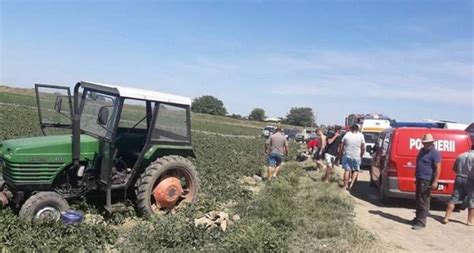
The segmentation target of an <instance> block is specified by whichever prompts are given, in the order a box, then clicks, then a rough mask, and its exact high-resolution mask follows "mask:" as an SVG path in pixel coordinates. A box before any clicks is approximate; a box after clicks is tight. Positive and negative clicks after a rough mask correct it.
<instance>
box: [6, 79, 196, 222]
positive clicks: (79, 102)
mask: <svg viewBox="0 0 474 253" xmlns="http://www.w3.org/2000/svg"><path fill="white" fill-rule="evenodd" d="M35 90H36V97H37V105H38V115H39V118H40V127H41V130H42V132H43V135H44V136H42V137H33V138H23V139H16V140H7V141H4V142H3V143H2V146H0V159H2V161H4V162H3V164H5V166H4V168H3V177H4V179H5V186H4V187H3V196H4V197H3V198H2V193H0V199H9V200H13V202H14V203H15V204H16V205H17V206H18V207H20V206H22V210H23V208H24V207H25V206H27V208H28V210H27V211H24V212H23V213H22V212H21V211H20V216H22V214H23V216H25V218H28V219H30V218H31V217H36V216H38V210H36V209H35V208H36V207H35V208H32V207H29V206H30V205H31V203H29V201H30V199H31V198H34V201H33V202H34V205H33V206H37V205H38V204H37V203H36V202H38V201H37V200H36V198H35V196H37V195H38V193H41V194H40V195H45V194H46V195H51V196H54V197H53V198H54V199H62V200H61V201H59V202H61V203H58V204H57V205H56V206H55V207H53V209H55V210H56V211H60V210H61V209H64V208H63V207H64V206H65V203H66V204H67V201H66V200H67V199H72V198H76V197H83V196H86V195H87V194H88V193H90V192H92V191H99V192H102V193H104V200H105V205H104V206H105V209H107V210H109V211H110V212H113V211H116V210H117V209H121V208H122V207H123V205H122V203H121V202H125V199H126V198H127V194H129V195H130V193H135V192H136V194H137V196H136V197H137V203H136V204H137V206H138V209H139V210H140V211H141V212H142V213H143V214H145V215H147V214H153V213H155V212H158V211H161V210H164V209H166V210H170V209H173V208H175V207H177V206H178V205H180V204H181V202H183V203H185V202H192V201H194V199H195V196H196V193H197V189H198V180H197V173H196V170H195V168H194V166H193V165H192V164H191V162H190V161H189V160H188V159H187V158H189V157H194V152H193V148H192V145H191V121H190V120H191V117H190V105H191V100H190V99H189V98H186V97H181V96H176V95H170V94H165V93H161V92H156V91H150V90H141V89H135V88H127V87H121V86H116V85H109V84H100V83H92V82H79V83H77V84H76V85H75V87H74V94H71V92H70V90H69V87H63V86H54V85H43V84H36V85H35ZM2 151H5V152H2ZM35 193H36V194H35ZM116 193H119V194H118V195H120V196H122V200H123V201H119V203H116V204H113V203H112V202H113V201H112V199H113V198H112V195H114V196H115V195H117V194H116ZM43 198H44V197H43ZM114 199H117V198H114ZM25 200H26V202H25ZM7 202H8V201H7ZM30 202H31V201H30ZM2 203H4V202H2ZM4 204H5V203H4ZM40 206H41V204H40ZM49 207H50V206H49ZM40 210H42V209H41V208H40ZM48 210H49V209H48ZM40 215H41V213H40ZM48 215H49V216H51V214H50V213H48ZM54 215H56V216H57V212H56V213H55V214H54ZM43 216H45V215H43Z"/></svg>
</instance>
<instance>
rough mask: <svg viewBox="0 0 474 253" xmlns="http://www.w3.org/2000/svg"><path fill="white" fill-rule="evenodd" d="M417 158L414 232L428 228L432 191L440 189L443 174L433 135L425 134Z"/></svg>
mask: <svg viewBox="0 0 474 253" xmlns="http://www.w3.org/2000/svg"><path fill="white" fill-rule="evenodd" d="M421 142H422V143H423V148H421V150H420V152H419V153H418V156H417V158H416V171H415V176H416V217H415V218H414V219H413V220H412V224H413V227H412V229H414V230H420V229H423V228H425V227H426V217H428V214H429V211H430V200H431V190H433V189H437V188H438V180H439V175H440V173H441V155H440V153H439V151H438V150H436V149H435V148H434V145H433V143H434V139H433V136H432V135H431V134H425V135H424V136H423V139H422V140H421Z"/></svg>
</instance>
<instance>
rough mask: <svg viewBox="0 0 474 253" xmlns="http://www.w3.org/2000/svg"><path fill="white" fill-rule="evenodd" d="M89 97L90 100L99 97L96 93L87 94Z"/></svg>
mask: <svg viewBox="0 0 474 253" xmlns="http://www.w3.org/2000/svg"><path fill="white" fill-rule="evenodd" d="M89 97H90V99H91V100H97V98H98V97H99V95H97V93H96V92H90V93H89Z"/></svg>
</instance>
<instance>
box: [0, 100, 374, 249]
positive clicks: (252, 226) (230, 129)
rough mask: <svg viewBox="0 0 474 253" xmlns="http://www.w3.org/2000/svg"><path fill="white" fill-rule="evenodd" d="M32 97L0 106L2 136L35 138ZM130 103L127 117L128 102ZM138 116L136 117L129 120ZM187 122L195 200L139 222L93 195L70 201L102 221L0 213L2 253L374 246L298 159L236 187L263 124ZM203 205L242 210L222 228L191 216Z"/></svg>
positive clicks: (347, 206)
mask: <svg viewBox="0 0 474 253" xmlns="http://www.w3.org/2000/svg"><path fill="white" fill-rule="evenodd" d="M1 95H4V94H3V93H0V98H1ZM3 97H5V96H3ZM26 97H28V96H26ZM29 97H30V98H28V99H27V98H25V97H22V99H23V100H20V99H18V100H12V103H15V101H25V104H26V106H24V105H18V103H20V102H18V103H17V105H14V106H12V105H9V104H1V103H0V140H3V139H11V138H17V137H23V136H34V135H39V134H40V130H39V127H38V119H37V118H38V117H37V110H36V108H35V107H34V106H31V105H30V104H28V101H31V99H33V101H34V98H32V97H31V96H29ZM0 102H4V101H3V100H0ZM128 109H129V110H128V111H129V112H130V113H133V111H134V108H133V106H131V107H129V108H128ZM127 113H128V112H127ZM137 118H140V117H135V118H134V117H130V119H133V120H135V119H137ZM192 121H193V124H192V127H193V130H195V131H194V132H193V146H194V148H195V152H196V156H197V159H196V160H195V161H193V162H194V164H195V165H196V167H197V169H198V173H199V177H200V180H201V189H200V192H199V195H198V201H197V203H195V204H194V205H192V206H189V207H187V208H182V209H179V210H178V211H177V213H176V214H173V215H164V216H157V217H154V218H151V219H143V218H140V217H138V218H137V217H136V213H135V210H134V208H133V207H130V209H129V211H128V212H125V213H117V214H114V215H112V216H110V217H109V216H106V215H105V213H104V211H103V209H102V208H100V205H96V203H94V202H93V201H90V200H89V202H86V201H83V200H78V201H77V202H75V203H72V206H73V208H74V209H78V210H81V211H83V212H85V213H91V214H95V215H97V214H102V215H104V217H105V222H104V223H101V224H97V225H90V224H81V225H78V226H64V225H62V224H55V223H43V224H34V225H30V224H26V223H24V222H22V221H20V220H18V218H17V216H16V214H15V213H16V212H17V210H12V209H6V210H0V221H1V222H0V249H6V250H7V252H8V251H11V252H24V251H38V252H43V251H45V252H50V251H53V252H59V251H61V252H77V251H88V252H89V251H109V250H115V251H133V252H135V251H146V252H148V251H155V250H156V251H177V252H182V251H195V250H196V251H197V250H199V251H206V252H208V251H211V252H214V251H217V252H254V251H255V252H263V251H271V252H273V251H298V252H299V251H362V250H370V246H371V242H373V241H374V238H373V236H372V235H371V234H369V233H368V232H366V231H362V230H360V229H359V228H358V227H357V226H356V225H355V224H354V223H353V215H354V214H353V207H352V203H351V201H350V199H349V198H348V197H347V196H345V195H344V194H343V193H342V192H341V190H340V189H339V187H338V185H337V183H333V184H323V183H321V181H320V180H319V179H320V177H321V175H320V174H317V173H314V172H311V174H308V172H306V171H305V170H303V169H302V166H301V165H300V164H298V163H296V162H291V161H290V162H287V163H286V165H284V167H283V168H282V172H281V174H280V177H279V178H278V179H277V180H274V181H270V182H257V183H256V185H255V186H253V187H254V188H255V189H258V191H253V190H250V189H249V187H248V185H246V184H243V183H241V179H242V178H243V176H252V175H254V174H259V173H260V172H261V170H262V168H263V166H264V164H265V157H264V154H263V139H261V138H257V136H258V135H259V134H260V127H261V126H262V125H263V124H264V123H258V122H252V121H241V120H235V119H230V118H225V117H213V116H209V115H202V114H194V115H193V119H192ZM196 130H197V131H196ZM201 131H202V132H201ZM204 132H205V133H204ZM209 132H211V133H218V134H231V135H246V136H254V137H255V138H240V137H225V136H223V135H218V134H209ZM295 145H296V144H292V146H291V151H292V153H291V154H290V158H291V157H295V155H296V149H297V148H296V147H295ZM96 206H97V207H96ZM209 211H225V212H227V213H229V214H230V215H233V214H238V215H239V216H240V217H241V220H239V221H237V222H236V223H235V224H234V225H232V226H229V227H228V229H227V230H226V231H225V232H223V231H222V230H220V229H217V228H216V229H208V230H207V229H204V228H200V227H196V226H195V225H194V219H196V218H200V217H203V216H204V215H205V214H206V213H208V212H209Z"/></svg>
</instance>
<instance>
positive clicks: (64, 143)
mask: <svg viewBox="0 0 474 253" xmlns="http://www.w3.org/2000/svg"><path fill="white" fill-rule="evenodd" d="M98 150H99V141H98V140H97V139H96V138H94V137H91V136H88V135H81V160H92V159H93V158H94V156H95V154H96V153H97V152H98ZM0 157H2V158H3V159H5V160H7V161H9V162H11V163H28V164H31V163H70V162H72V136H71V135H56V136H40V137H32V138H21V139H13V140H7V141H3V142H1V143H0Z"/></svg>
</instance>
